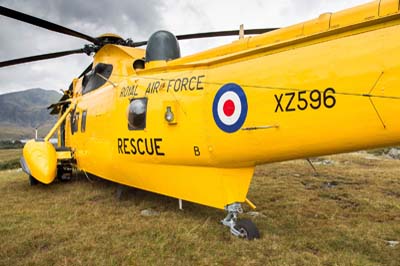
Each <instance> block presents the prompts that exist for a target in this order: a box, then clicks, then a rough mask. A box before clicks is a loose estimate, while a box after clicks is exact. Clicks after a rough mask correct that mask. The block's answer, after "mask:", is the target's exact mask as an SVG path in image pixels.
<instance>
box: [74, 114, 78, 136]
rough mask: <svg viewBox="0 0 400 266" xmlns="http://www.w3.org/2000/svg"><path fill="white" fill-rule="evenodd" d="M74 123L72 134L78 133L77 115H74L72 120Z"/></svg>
mask: <svg viewBox="0 0 400 266" xmlns="http://www.w3.org/2000/svg"><path fill="white" fill-rule="evenodd" d="M73 122H74V123H73V131H74V133H75V132H78V125H79V113H75V118H74V121H73Z"/></svg>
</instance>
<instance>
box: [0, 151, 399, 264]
mask: <svg viewBox="0 0 400 266" xmlns="http://www.w3.org/2000/svg"><path fill="white" fill-rule="evenodd" d="M368 156H371V155H368ZM365 157H366V154H361V153H357V154H347V155H338V156H332V157H327V158H328V159H330V160H332V161H333V162H334V163H333V164H330V165H317V166H316V168H317V170H318V173H319V175H318V176H317V175H315V173H314V172H313V171H312V169H311V168H310V166H309V165H308V164H307V162H305V161H291V162H284V163H275V164H270V165H264V166H260V167H258V168H257V169H256V173H255V177H254V179H253V183H252V186H251V188H250V191H249V194H248V196H249V198H250V199H251V200H252V201H254V202H255V203H256V204H257V207H258V212H259V213H260V215H259V216H257V217H253V218H252V219H253V221H254V222H255V223H256V224H257V225H258V227H259V229H260V231H261V233H262V235H261V239H259V240H256V241H251V242H249V241H244V240H240V239H236V238H235V237H233V236H231V235H230V233H229V232H228V230H227V228H224V227H223V226H221V225H219V224H218V221H219V220H220V219H222V218H223V217H224V215H225V213H224V212H222V211H219V210H215V209H212V208H207V207H204V206H200V205H196V204H191V203H187V202H184V211H179V210H178V202H177V200H175V199H171V198H167V197H163V196H160V195H155V194H152V193H148V192H144V191H138V190H130V191H129V192H128V193H127V194H125V196H124V198H123V200H117V199H116V197H115V194H116V189H117V186H116V185H115V184H111V183H108V182H105V181H95V182H93V183H90V182H88V181H87V180H85V179H80V180H75V181H72V182H68V183H62V182H57V183H54V184H52V185H50V186H35V187H30V186H29V185H28V182H27V177H26V176H25V174H23V173H22V172H20V171H16V170H12V171H10V170H8V171H1V172H0V265H279V266H281V265H363V266H364V265H371V266H372V265H393V266H394V265H399V264H400V259H399V258H400V256H399V255H400V245H397V246H395V247H391V246H390V245H389V244H388V242H387V241H389V240H395V241H400V177H399V172H400V161H396V160H390V159H386V158H383V157H375V158H376V159H366V158H365ZM149 208H152V209H153V210H156V211H158V212H159V213H160V215H159V216H152V217H143V216H141V215H140V212H141V211H142V210H144V209H149ZM246 210H247V211H249V208H246ZM246 216H247V217H248V215H246V214H245V215H243V217H246Z"/></svg>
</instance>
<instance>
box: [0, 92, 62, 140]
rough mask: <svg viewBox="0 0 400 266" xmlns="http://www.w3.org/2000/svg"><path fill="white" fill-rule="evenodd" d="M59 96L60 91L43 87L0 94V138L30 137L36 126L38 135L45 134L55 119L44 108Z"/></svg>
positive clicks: (32, 135)
mask: <svg viewBox="0 0 400 266" xmlns="http://www.w3.org/2000/svg"><path fill="white" fill-rule="evenodd" d="M60 98H61V94H60V93H58V92H56V91H50V90H43V89H30V90H26V91H20V92H12V93H6V94H2V95H0V106H1V108H0V139H22V138H32V137H34V132H35V131H34V128H35V127H38V126H39V129H40V130H39V136H43V135H44V134H46V131H48V129H49V128H50V127H51V125H52V124H53V123H54V122H55V121H56V117H54V116H51V115H49V111H48V110H47V109H46V108H47V107H48V106H49V105H50V104H52V103H54V102H57V101H58V100H59V99H60Z"/></svg>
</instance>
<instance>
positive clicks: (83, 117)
mask: <svg viewBox="0 0 400 266" xmlns="http://www.w3.org/2000/svg"><path fill="white" fill-rule="evenodd" d="M86 115H87V110H85V111H83V112H82V121H81V132H85V131H86Z"/></svg>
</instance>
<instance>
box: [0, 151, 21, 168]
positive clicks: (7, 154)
mask: <svg viewBox="0 0 400 266" xmlns="http://www.w3.org/2000/svg"><path fill="white" fill-rule="evenodd" d="M21 156H22V150H21V149H7V150H1V149H0V170H6V169H16V168H20V167H21V166H20V163H19V160H20V158H21Z"/></svg>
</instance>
